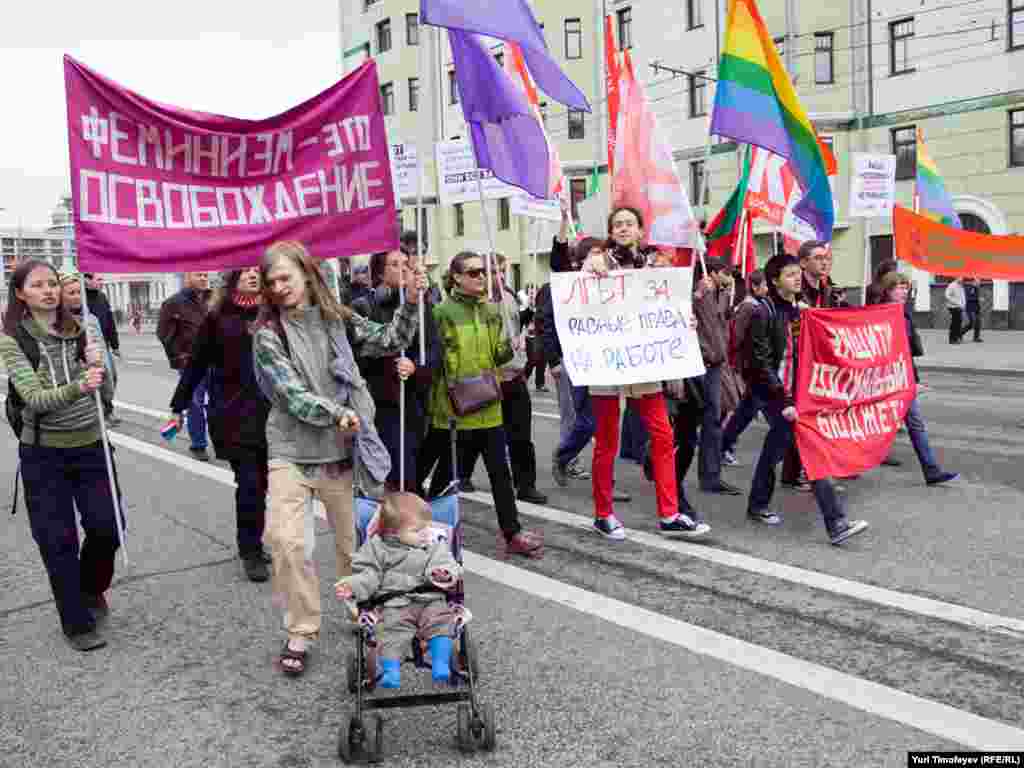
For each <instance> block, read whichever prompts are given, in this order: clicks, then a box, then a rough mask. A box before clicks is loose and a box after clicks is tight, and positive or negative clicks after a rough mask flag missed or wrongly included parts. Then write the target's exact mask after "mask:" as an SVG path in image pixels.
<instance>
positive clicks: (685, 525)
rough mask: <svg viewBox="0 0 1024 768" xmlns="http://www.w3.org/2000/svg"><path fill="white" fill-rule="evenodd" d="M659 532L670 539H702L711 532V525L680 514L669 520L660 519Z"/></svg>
mask: <svg viewBox="0 0 1024 768" xmlns="http://www.w3.org/2000/svg"><path fill="white" fill-rule="evenodd" d="M658 533H660V534H661V535H662V536H665V537H666V538H670V539H702V538H704V537H705V536H707V535H708V534H709V533H711V526H710V525H708V524H707V523H697V522H694V521H693V520H691V519H690V518H689V517H687V516H686V515H683V514H679V515H676V516H675V517H672V518H669V519H668V520H659V521H658Z"/></svg>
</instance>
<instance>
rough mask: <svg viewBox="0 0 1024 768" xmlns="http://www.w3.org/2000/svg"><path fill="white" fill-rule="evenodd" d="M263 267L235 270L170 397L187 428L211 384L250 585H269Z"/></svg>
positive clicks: (210, 418)
mask: <svg viewBox="0 0 1024 768" xmlns="http://www.w3.org/2000/svg"><path fill="white" fill-rule="evenodd" d="M260 288H261V282H260V270H259V267H247V268H246V269H236V270H235V271H233V272H231V273H229V274H228V276H227V279H226V280H225V281H224V285H223V287H221V288H220V289H219V290H217V291H216V292H214V294H213V295H212V296H211V298H210V311H209V312H208V313H207V315H206V317H205V319H204V320H203V323H202V325H200V326H199V330H198V332H197V333H196V338H195V341H194V342H193V346H192V356H191V358H190V360H189V363H188V366H187V367H186V368H185V370H184V371H183V372H182V375H181V378H180V379H179V380H178V386H177V388H176V389H175V390H174V396H173V397H172V398H171V413H172V414H174V416H173V418H174V419H175V420H176V421H177V422H178V428H179V429H180V428H181V425H182V414H183V413H184V412H185V411H187V410H188V409H189V405H190V404H191V403H192V396H193V394H194V393H195V390H196V388H197V387H198V386H199V385H200V384H201V383H202V382H204V381H208V382H209V387H208V393H209V405H208V406H207V424H208V426H209V430H210V437H211V438H212V440H213V447H214V450H215V451H216V452H217V458H219V459H223V460H225V461H227V462H229V463H230V464H231V469H232V471H233V472H234V473H235V519H236V524H237V540H238V555H239V557H240V558H241V560H242V565H243V567H244V569H245V574H246V576H247V577H248V578H249V580H250V581H257V582H261V581H266V580H267V579H268V578H269V573H268V571H267V562H268V558H267V555H266V553H265V552H264V551H263V526H264V521H265V518H266V510H267V501H266V496H267V414H268V413H269V412H270V404H269V403H268V402H267V400H266V398H265V397H263V394H262V393H261V392H260V389H259V387H258V386H257V384H256V374H255V372H254V370H253V359H252V335H251V333H250V326H251V325H252V324H253V322H255V320H256V317H257V315H258V314H259V311H260V306H261V304H262V303H263V295H262V294H261V292H260Z"/></svg>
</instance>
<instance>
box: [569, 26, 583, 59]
mask: <svg viewBox="0 0 1024 768" xmlns="http://www.w3.org/2000/svg"><path fill="white" fill-rule="evenodd" d="M565 58H567V59H582V58H583V25H582V23H581V22H580V20H579V19H566V20H565Z"/></svg>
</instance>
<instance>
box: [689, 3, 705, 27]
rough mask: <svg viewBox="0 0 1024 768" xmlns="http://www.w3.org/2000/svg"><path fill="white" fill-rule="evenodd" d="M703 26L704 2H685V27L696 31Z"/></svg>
mask: <svg viewBox="0 0 1024 768" xmlns="http://www.w3.org/2000/svg"><path fill="white" fill-rule="evenodd" d="M703 26H704V0H686V27H687V29H696V28H697V27H703Z"/></svg>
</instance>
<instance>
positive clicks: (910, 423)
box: [903, 397, 942, 480]
mask: <svg viewBox="0 0 1024 768" xmlns="http://www.w3.org/2000/svg"><path fill="white" fill-rule="evenodd" d="M903 423H904V424H906V425H907V433H908V434H909V435H910V442H911V444H912V445H913V446H914V452H915V453H916V454H917V460H918V461H919V462H921V471H922V472H924V479H925V480H931V479H932V478H933V477H936V476H937V475H940V474H942V468H941V467H940V466H939V463H938V461H936V460H935V454H934V453H932V447H931V445H930V444H929V443H928V427H927V426H926V425H925V423H924V418H923V417H922V416H921V404H920V403H919V402H918V398H916V397H915V398H914V401H913V402H912V403H911V404H910V408H909V409H908V410H907V415H906V418H904V420H903Z"/></svg>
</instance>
